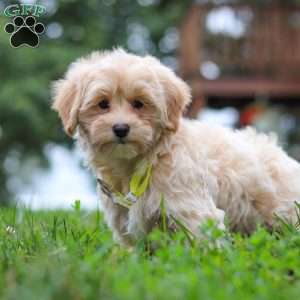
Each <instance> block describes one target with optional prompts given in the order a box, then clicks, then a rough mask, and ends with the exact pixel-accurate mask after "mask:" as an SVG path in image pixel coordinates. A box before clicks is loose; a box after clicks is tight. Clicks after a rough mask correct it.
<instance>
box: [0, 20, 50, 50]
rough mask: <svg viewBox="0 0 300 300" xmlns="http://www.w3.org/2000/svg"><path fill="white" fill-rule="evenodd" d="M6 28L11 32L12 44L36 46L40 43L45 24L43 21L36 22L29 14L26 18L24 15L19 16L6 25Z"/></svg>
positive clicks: (16, 45)
mask: <svg viewBox="0 0 300 300" xmlns="http://www.w3.org/2000/svg"><path fill="white" fill-rule="evenodd" d="M4 30H5V31H6V32H7V33H9V34H11V37H10V44H11V46H12V47H14V48H18V47H20V46H23V45H27V46H29V47H32V48H35V47H38V45H39V42H40V38H39V35H40V34H42V33H43V32H44V31H45V26H44V25H43V24H42V23H36V20H35V18H34V17H33V16H28V17H26V19H25V20H24V18H23V17H21V16H17V17H15V18H14V19H13V21H12V23H7V24H6V25H5V28H4Z"/></svg>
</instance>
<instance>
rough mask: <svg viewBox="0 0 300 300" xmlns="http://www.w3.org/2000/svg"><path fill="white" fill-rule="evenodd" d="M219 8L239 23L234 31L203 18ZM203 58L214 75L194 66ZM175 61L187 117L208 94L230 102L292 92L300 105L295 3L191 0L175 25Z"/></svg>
mask: <svg viewBox="0 0 300 300" xmlns="http://www.w3.org/2000/svg"><path fill="white" fill-rule="evenodd" d="M281 3H282V1H281ZM222 9H223V10H224V9H225V10H227V11H231V12H232V14H233V15H234V17H235V18H236V20H237V21H238V22H241V23H242V24H243V28H244V31H243V33H242V34H241V35H240V36H230V34H228V33H226V32H225V33H224V32H211V31H210V30H209V28H208V26H207V18H208V17H209V15H210V14H211V13H216V12H218V11H220V10H222ZM208 61H209V62H213V63H214V64H215V65H216V66H218V68H219V73H220V74H219V76H218V78H215V79H214V80H209V79H206V78H205V77H204V76H203V74H201V72H200V67H201V65H202V64H203V63H205V62H208ZM179 64H180V75H181V76H182V77H183V78H184V79H185V80H186V81H188V82H189V84H190V86H191V87H192V92H193V103H192V105H191V107H190V109H189V111H188V115H189V116H191V117H195V116H196V115H197V113H198V111H199V110H200V109H201V107H202V106H203V105H205V103H206V101H207V99H209V98H210V97H218V98H219V99H220V101H222V97H226V98H228V97H232V105H233V106H234V105H235V103H236V102H235V101H242V99H243V98H249V97H251V98H253V99H256V97H257V96H264V97H269V98H272V97H275V98H276V97H277V98H278V97H280V98H281V99H282V101H284V99H286V98H295V99H296V100H295V101H299V105H300V6H297V5H287V4H280V3H279V1H274V4H272V5H270V4H269V5H258V6H254V5H245V4H226V5H209V4H205V5H204V4H194V5H192V6H191V7H190V8H189V10H188V12H187V14H186V16H185V18H184V20H183V23H182V25H181V27H180V49H179ZM237 99H239V100H237ZM297 99H298V100H297Z"/></svg>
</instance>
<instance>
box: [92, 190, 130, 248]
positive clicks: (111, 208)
mask: <svg viewBox="0 0 300 300" xmlns="http://www.w3.org/2000/svg"><path fill="white" fill-rule="evenodd" d="M98 194H100V198H101V203H102V205H103V211H104V218H105V221H106V222H107V224H108V226H109V227H110V228H111V230H112V232H113V237H114V239H115V240H116V241H117V242H119V243H120V244H123V245H126V246H131V245H132V240H131V238H130V236H129V235H128V231H127V224H128V210H127V208H125V207H122V206H120V205H118V204H114V203H113V202H112V199H110V198H109V197H108V196H107V195H105V194H104V193H101V191H99V190H98Z"/></svg>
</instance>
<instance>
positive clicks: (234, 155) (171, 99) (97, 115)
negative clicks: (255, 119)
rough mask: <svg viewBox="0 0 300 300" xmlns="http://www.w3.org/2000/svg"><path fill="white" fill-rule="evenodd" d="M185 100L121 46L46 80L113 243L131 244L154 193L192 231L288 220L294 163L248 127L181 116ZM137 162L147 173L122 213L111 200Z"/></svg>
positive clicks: (186, 93) (297, 172)
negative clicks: (92, 181)
mask: <svg viewBox="0 0 300 300" xmlns="http://www.w3.org/2000/svg"><path fill="white" fill-rule="evenodd" d="M190 101H191V95H190V90H189V88H188V86H187V85H186V84H185V83H184V82H183V81H182V80H181V79H180V78H178V77H177V76H176V75H175V74H174V73H173V72H172V71H171V70H170V69H168V68H167V67H165V66H163V65H162V64H161V63H160V62H159V61H158V60H157V59H155V58H153V57H151V56H145V57H139V56H136V55H133V54H129V53H127V52H125V51H124V50H121V49H117V50H113V51H108V52H95V53H93V54H91V55H90V56H88V57H86V58H81V59H79V60H77V61H75V62H74V63H73V64H72V65H71V66H70V68H69V70H68V71H67V73H66V75H65V77H64V79H62V80H60V81H58V82H56V83H55V85H54V103H53V108H54V109H55V110H57V111H58V113H59V115H60V117H61V119H62V122H63V125H64V128H65V130H66V132H67V133H68V134H69V135H70V136H73V137H75V138H76V139H78V141H79V144H80V145H81V147H82V148H83V150H84V151H85V153H86V157H87V161H88V164H89V166H90V167H91V168H92V169H93V171H94V173H95V176H96V177H97V178H99V179H100V181H101V183H102V191H104V193H102V196H101V201H102V204H103V209H104V214H105V218H106V221H107V223H108V224H109V226H110V227H111V229H112V230H113V233H114V236H115V238H116V239H117V240H118V241H120V242H122V243H125V244H130V243H132V242H133V241H134V240H136V239H137V238H138V237H139V236H142V235H145V234H147V233H148V232H149V231H150V230H151V228H153V226H155V224H156V223H157V221H158V219H159V216H160V202H161V195H162V194H163V196H164V201H165V207H166V211H167V214H168V215H172V216H173V217H175V218H177V219H178V220H180V221H181V222H183V223H184V224H185V225H186V226H187V227H188V228H189V229H190V230H191V231H192V232H194V233H195V234H198V233H199V225H200V224H201V223H202V222H204V221H205V220H207V219H213V220H215V221H216V223H217V224H219V226H220V227H223V222H224V216H225V215H226V217H227V218H228V221H229V225H230V227H231V229H233V230H240V231H242V232H251V231H252V230H253V229H254V228H255V226H256V224H257V223H258V222H260V223H263V224H265V225H267V226H270V227H272V226H274V225H275V221H276V218H275V215H276V214H277V215H279V216H281V217H284V218H287V219H288V220H290V221H292V222H296V210H295V204H294V203H295V201H298V200H299V199H300V165H299V164H298V163H297V162H296V161H295V160H293V159H291V158H290V157H288V156H287V154H286V153H285V152H284V151H283V150H282V149H281V148H280V147H279V146H278V145H277V143H276V139H275V138H273V137H269V136H267V135H263V134H257V133H256V132H255V131H254V130H253V129H246V130H241V131H233V130H230V129H227V128H223V127H220V126H217V125H215V126H214V125H211V124H204V123H201V122H198V121H192V120H186V119H184V118H183V117H182V113H183V111H184V109H185V107H186V106H187V105H188V104H189V103H190ZM145 163H146V164H147V165H149V166H151V167H152V174H151V178H150V182H149V185H148V186H147V188H146V190H145V192H144V193H142V194H141V195H139V197H137V199H132V200H136V201H135V202H133V204H132V205H131V207H130V208H127V207H124V206H122V205H120V204H118V203H115V202H114V201H112V200H113V199H114V198H112V197H111V195H113V194H115V193H122V194H124V195H126V194H127V193H128V192H129V191H130V180H131V177H132V175H133V174H134V173H135V171H136V169H138V168H140V166H141V165H143V164H145ZM99 192H100V193H101V189H100V188H99ZM129 198H130V197H129ZM129 200H130V199H129Z"/></svg>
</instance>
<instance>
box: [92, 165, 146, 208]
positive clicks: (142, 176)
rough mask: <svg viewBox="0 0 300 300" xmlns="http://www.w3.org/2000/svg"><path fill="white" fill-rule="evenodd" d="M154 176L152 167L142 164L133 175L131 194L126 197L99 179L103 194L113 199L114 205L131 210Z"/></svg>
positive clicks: (130, 184)
mask: <svg viewBox="0 0 300 300" xmlns="http://www.w3.org/2000/svg"><path fill="white" fill-rule="evenodd" d="M151 176H152V165H151V164H149V163H148V164H147V163H142V164H140V166H139V167H138V168H137V170H136V171H135V172H134V173H133V175H132V177H131V179H130V182H129V193H128V194H127V195H124V194H122V193H120V192H117V191H116V192H114V191H113V190H112V189H111V188H110V187H109V186H108V185H107V184H106V183H105V182H104V181H103V180H102V179H99V178H97V181H98V183H99V184H100V187H101V190H102V192H103V193H104V194H105V195H106V196H108V197H109V198H110V199H112V201H113V203H115V204H119V205H121V206H123V207H126V208H128V209H129V208H130V207H131V206H132V204H134V203H135V202H136V201H137V199H138V198H139V197H141V196H142V195H143V194H144V193H145V192H146V190H147V189H148V187H149V184H150V180H151Z"/></svg>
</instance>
